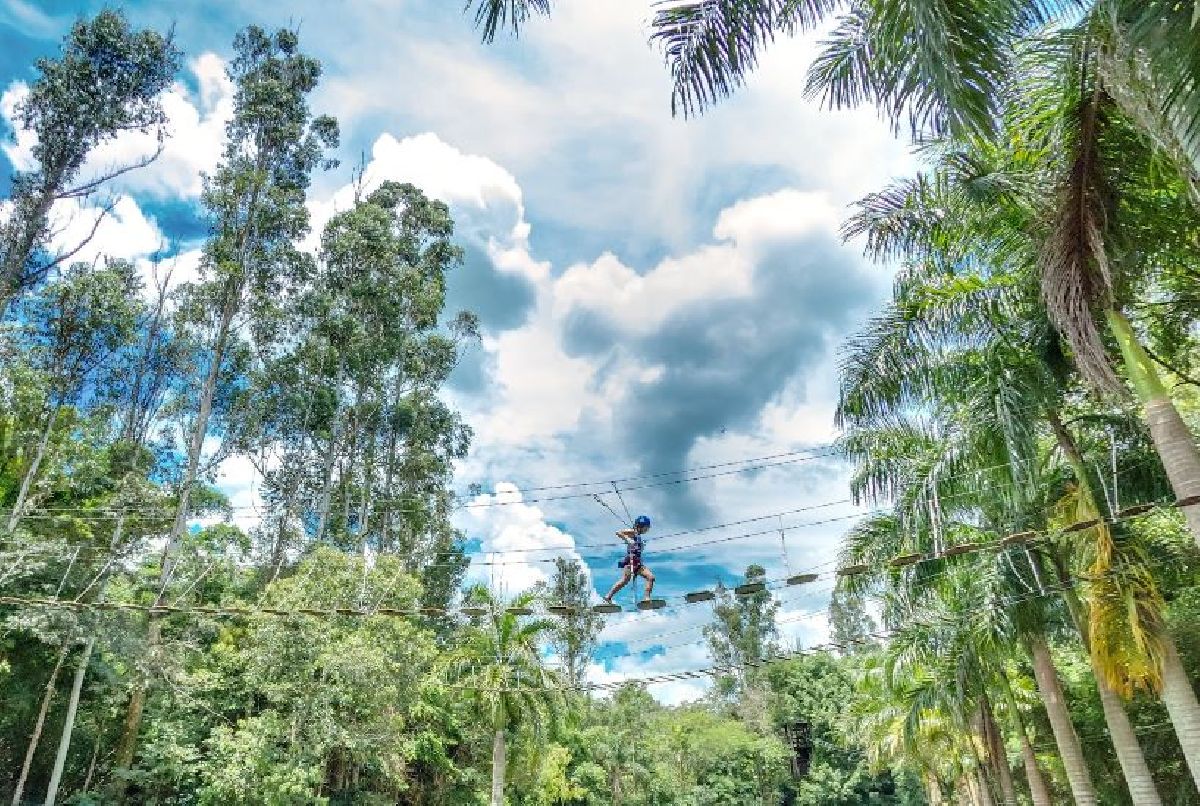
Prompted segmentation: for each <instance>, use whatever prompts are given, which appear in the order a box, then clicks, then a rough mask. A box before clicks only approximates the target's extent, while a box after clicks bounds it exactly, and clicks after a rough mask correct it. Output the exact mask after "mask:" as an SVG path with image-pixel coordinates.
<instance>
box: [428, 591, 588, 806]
mask: <svg viewBox="0 0 1200 806" xmlns="http://www.w3.org/2000/svg"><path fill="white" fill-rule="evenodd" d="M468 599H470V600H471V601H472V603H473V604H476V605H478V606H482V607H485V608H487V610H488V614H487V615H485V616H482V617H480V618H479V619H478V620H477V621H476V622H474V623H472V624H471V625H469V626H468V627H467V629H466V630H465V635H464V638H463V641H462V643H461V645H460V647H459V649H458V650H457V651H455V652H453V653H450V656H449V660H448V663H449V666H448V670H449V671H450V672H451V676H452V679H454V680H455V682H456V684H458V685H460V686H462V687H463V688H464V689H465V690H466V692H467V694H468V696H469V698H470V699H471V700H472V701H473V703H474V705H475V709H476V713H477V714H480V715H481V716H483V717H484V719H485V720H486V724H487V725H488V726H489V727H490V729H491V731H492V794H491V803H492V806H502V805H503V803H504V781H505V771H506V767H507V733H508V731H510V730H512V729H514V728H517V727H520V726H522V725H526V724H529V725H532V726H533V727H534V729H535V730H541V729H542V728H543V727H545V726H547V725H552V724H554V723H555V722H556V720H557V719H558V717H559V715H560V712H561V711H562V709H563V708H564V707H565V705H564V698H563V697H562V686H563V682H562V681H561V680H560V679H559V678H558V676H557V675H556V674H554V673H553V672H552V671H551V670H549V669H547V668H546V667H545V666H544V665H543V664H542V655H541V650H540V646H539V642H540V641H542V640H543V639H544V638H546V637H547V636H548V635H549V632H550V631H551V630H552V629H553V628H554V624H553V622H551V621H549V620H546V619H532V620H527V619H525V618H524V617H522V616H520V615H518V613H519V612H520V611H522V610H525V609H528V608H529V605H530V604H532V603H533V602H534V600H535V595H534V594H533V593H524V594H521V595H519V596H517V597H516V598H514V599H513V600H512V601H511V602H509V603H505V602H502V601H500V600H498V599H496V598H495V597H493V596H492V595H491V594H490V593H488V591H487V590H485V589H483V588H478V587H477V588H473V589H472V590H471V591H469V592H468Z"/></svg>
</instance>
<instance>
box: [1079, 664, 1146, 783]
mask: <svg viewBox="0 0 1200 806" xmlns="http://www.w3.org/2000/svg"><path fill="white" fill-rule="evenodd" d="M1094 676H1095V678H1096V687H1097V688H1098V689H1099V690H1100V705H1101V707H1102V708H1103V709H1104V721H1105V723H1106V724H1107V725H1108V733H1109V736H1110V738H1111V739H1112V743H1113V749H1114V750H1116V752H1117V761H1118V762H1119V763H1120V765H1121V772H1122V773H1124V775H1125V785H1126V786H1127V787H1129V797H1130V799H1131V800H1132V801H1133V805H1134V806H1162V798H1160V797H1159V795H1158V787H1157V786H1155V784H1154V776H1153V775H1151V774H1150V766H1149V765H1148V764H1147V763H1146V756H1145V754H1143V753H1142V746H1141V744H1140V743H1139V742H1138V738H1137V734H1136V733H1134V732H1133V725H1132V724H1130V722H1129V715H1128V714H1127V713H1125V703H1124V702H1122V700H1121V696H1120V695H1119V694H1117V692H1115V691H1113V690H1112V687H1111V686H1109V685H1108V681H1107V680H1106V679H1105V677H1104V675H1102V674H1100V673H1099V672H1098V671H1097V672H1096V673H1095V675H1094Z"/></svg>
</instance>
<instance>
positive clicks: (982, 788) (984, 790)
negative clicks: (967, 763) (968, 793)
mask: <svg viewBox="0 0 1200 806" xmlns="http://www.w3.org/2000/svg"><path fill="white" fill-rule="evenodd" d="M972 780H973V781H974V782H975V788H976V790H977V791H978V793H979V795H978V798H979V806H996V801H995V799H994V798H992V789H991V787H990V786H989V785H988V780H987V773H985V772H984V768H983V765H982V764H977V765H975V772H974V775H973V776H972Z"/></svg>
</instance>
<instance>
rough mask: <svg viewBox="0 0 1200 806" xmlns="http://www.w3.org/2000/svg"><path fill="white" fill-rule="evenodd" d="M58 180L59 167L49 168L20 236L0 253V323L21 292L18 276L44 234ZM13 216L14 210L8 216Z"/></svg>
mask: <svg viewBox="0 0 1200 806" xmlns="http://www.w3.org/2000/svg"><path fill="white" fill-rule="evenodd" d="M62 178H63V168H62V167H61V166H60V167H55V168H53V169H51V171H50V173H49V174H48V175H47V176H46V178H45V179H44V180H43V182H42V188H41V192H40V193H39V194H38V200H37V203H36V204H34V205H33V209H32V210H31V211H30V215H29V218H28V219H27V220H26V222H25V227H24V228H23V229H22V230H21V234H20V236H18V237H17V238H15V239H13V245H12V246H11V247H10V249H9V250H8V251H6V252H5V253H4V262H3V264H2V265H0V320H3V319H4V318H5V317H6V316H7V315H8V306H9V305H11V304H12V301H13V300H14V299H16V298H17V295H18V294H20V293H21V291H22V288H21V274H22V272H23V271H24V270H25V267H26V265H27V264H28V262H29V258H30V257H31V256H32V255H33V252H34V250H35V249H36V248H37V246H38V241H40V240H41V239H42V236H43V234H44V233H45V231H46V220H47V217H48V216H49V215H50V208H51V207H53V206H54V198H55V196H57V195H58V186H59V185H60V184H61V183H62ZM16 214H17V212H16V211H15V210H14V211H13V213H12V215H16Z"/></svg>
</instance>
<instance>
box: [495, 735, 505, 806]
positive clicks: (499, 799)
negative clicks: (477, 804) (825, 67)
mask: <svg viewBox="0 0 1200 806" xmlns="http://www.w3.org/2000/svg"><path fill="white" fill-rule="evenodd" d="M505 763H506V762H505V756H504V729H503V728H500V729H498V730H497V731H496V735H495V737H494V738H493V739H492V806H504V769H505Z"/></svg>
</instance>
